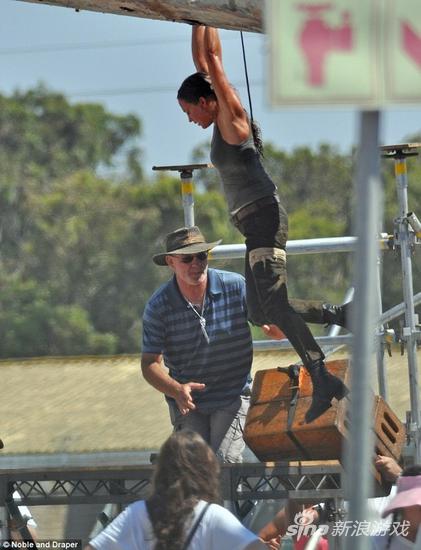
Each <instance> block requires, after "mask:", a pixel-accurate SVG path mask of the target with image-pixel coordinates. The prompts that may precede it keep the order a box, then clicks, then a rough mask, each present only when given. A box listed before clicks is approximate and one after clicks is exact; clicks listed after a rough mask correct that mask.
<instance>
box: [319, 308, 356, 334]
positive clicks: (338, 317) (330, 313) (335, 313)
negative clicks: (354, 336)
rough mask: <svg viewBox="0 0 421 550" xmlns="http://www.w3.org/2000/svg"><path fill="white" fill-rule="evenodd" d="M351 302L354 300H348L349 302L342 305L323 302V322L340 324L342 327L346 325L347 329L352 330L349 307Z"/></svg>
mask: <svg viewBox="0 0 421 550" xmlns="http://www.w3.org/2000/svg"><path fill="white" fill-rule="evenodd" d="M351 303H352V302H348V303H347V304H343V305H341V306H334V305H332V304H323V305H322V312H323V322H324V323H326V324H327V325H339V326H340V327H344V328H346V329H347V330H351V328H350V318H349V317H350V315H349V308H350V305H351Z"/></svg>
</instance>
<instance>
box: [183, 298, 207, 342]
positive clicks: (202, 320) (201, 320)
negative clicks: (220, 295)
mask: <svg viewBox="0 0 421 550" xmlns="http://www.w3.org/2000/svg"><path fill="white" fill-rule="evenodd" d="M205 298H206V293H205V294H204V295H203V300H202V306H201V308H200V311H199V310H198V309H196V308H195V307H194V305H193V304H192V303H191V302H190V300H187V298H185V300H186V302H187V304H188V306H189V308H190V309H191V310H192V311H193V313H195V315H196V316H197V318H198V319H199V323H200V330H201V331H202V334H203V336H204V338H205V340H206V343H207V344H209V342H210V340H209V335H208V333H207V332H206V319H205V318H204V317H203V310H204V308H205Z"/></svg>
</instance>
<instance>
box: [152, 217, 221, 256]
mask: <svg viewBox="0 0 421 550" xmlns="http://www.w3.org/2000/svg"><path fill="white" fill-rule="evenodd" d="M221 240H222V239H219V241H215V242H213V243H207V242H206V240H205V237H204V236H203V235H202V232H201V231H200V229H199V228H198V227H197V226H196V225H194V226H193V227H182V228H181V229H176V230H175V231H173V232H172V233H169V234H168V235H167V237H166V239H165V248H166V252H163V253H161V254H155V256H153V258H152V259H153V261H154V262H155V263H156V264H157V265H167V262H166V261H165V256H167V254H198V253H199V252H206V251H208V250H211V248H214V247H215V246H216V245H218V244H219V243H220V242H221Z"/></svg>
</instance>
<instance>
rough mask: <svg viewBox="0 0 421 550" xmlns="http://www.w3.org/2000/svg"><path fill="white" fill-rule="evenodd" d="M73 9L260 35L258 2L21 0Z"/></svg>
mask: <svg viewBox="0 0 421 550" xmlns="http://www.w3.org/2000/svg"><path fill="white" fill-rule="evenodd" d="M23 1H25V2H32V3H34V4H43V5H45V4H50V5H52V6H61V7H66V8H73V9H76V10H80V11H82V10H87V11H97V12H102V13H114V14H116V15H126V16H127V15H129V16H132V17H141V18H146V19H160V20H163V21H176V22H179V23H183V22H185V21H197V22H200V23H204V24H205V25H211V26H214V27H218V28H221V29H231V30H244V31H251V32H263V6H264V2H263V1H262V0H195V2H192V1H191V0H23Z"/></svg>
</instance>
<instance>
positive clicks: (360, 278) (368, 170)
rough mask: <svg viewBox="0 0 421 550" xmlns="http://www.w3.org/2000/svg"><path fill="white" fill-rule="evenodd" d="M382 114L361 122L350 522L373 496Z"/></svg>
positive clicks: (347, 457) (362, 544)
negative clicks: (372, 367) (373, 381)
mask: <svg viewBox="0 0 421 550" xmlns="http://www.w3.org/2000/svg"><path fill="white" fill-rule="evenodd" d="M379 121H380V113H379V111H363V112H362V113H361V122H360V126H361V127H360V139H359V151H358V165H357V173H356V185H355V188H356V198H357V200H356V205H357V211H356V217H355V226H356V227H355V229H356V231H357V234H358V246H357V251H356V255H355V266H356V270H355V298H354V306H353V315H352V321H353V323H352V327H353V333H354V341H353V346H352V363H351V407H350V430H349V439H348V441H347V444H346V445H345V452H344V461H345V472H346V476H347V477H346V479H347V494H348V495H349V520H350V521H354V522H361V521H364V520H366V518H367V499H368V498H369V496H370V492H371V491H370V488H371V487H370V486H371V479H370V467H371V455H372V452H373V445H372V443H373V442H372V433H371V432H372V410H371V407H372V402H371V396H370V363H371V359H372V357H373V352H374V347H373V341H374V339H373V336H372V335H373V333H374V326H375V322H376V313H378V311H377V308H376V294H377V292H376V262H377V257H378V251H377V246H376V233H377V231H378V227H379V223H378V217H379V213H380V211H381V208H379V205H381V204H382V196H381V193H380V177H379V175H380V162H379V160H380V155H379V149H378V133H379ZM368 544H369V541H368V539H367V537H365V536H361V537H346V540H345V548H346V550H367V549H368Z"/></svg>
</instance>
